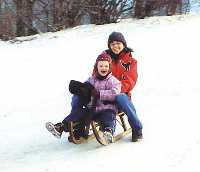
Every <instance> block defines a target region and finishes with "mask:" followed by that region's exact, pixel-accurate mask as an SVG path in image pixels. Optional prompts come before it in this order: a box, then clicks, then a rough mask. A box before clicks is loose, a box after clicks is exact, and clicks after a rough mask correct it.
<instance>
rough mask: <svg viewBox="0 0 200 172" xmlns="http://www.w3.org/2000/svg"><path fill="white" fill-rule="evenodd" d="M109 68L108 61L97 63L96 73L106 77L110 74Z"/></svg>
mask: <svg viewBox="0 0 200 172" xmlns="http://www.w3.org/2000/svg"><path fill="white" fill-rule="evenodd" d="M109 69H110V66H109V63H108V61H99V62H98V64H97V71H98V73H99V75H101V76H106V75H107V74H108V73H109V72H110V70H109Z"/></svg>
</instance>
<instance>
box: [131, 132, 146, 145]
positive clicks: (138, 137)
mask: <svg viewBox="0 0 200 172" xmlns="http://www.w3.org/2000/svg"><path fill="white" fill-rule="evenodd" d="M142 139H143V135H142V130H132V142H137V141H140V140H142Z"/></svg>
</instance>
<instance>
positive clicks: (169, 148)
mask: <svg viewBox="0 0 200 172" xmlns="http://www.w3.org/2000/svg"><path fill="white" fill-rule="evenodd" d="M114 30H115V31H121V32H122V33H123V34H124V35H125V37H126V39H127V42H128V45H129V46H130V47H132V48H133V49H134V51H135V52H134V56H135V58H136V59H137V60H138V73H139V79H138V83H137V85H136V87H135V89H134V91H133V101H134V104H135V106H136V109H137V111H138V115H139V116H140V118H141V120H142V122H143V125H144V140H143V141H142V142H140V143H131V142H130V137H131V136H130V135H129V136H127V137H125V138H123V139H122V140H120V141H119V142H117V143H114V144H111V145H109V146H106V147H105V146H104V147H103V146H101V145H99V144H98V143H97V142H96V141H95V140H94V141H91V142H90V143H89V144H82V145H74V144H71V143H68V141H67V136H68V135H67V134H65V135H64V136H63V138H62V139H61V140H57V139H55V138H53V137H52V136H51V135H50V134H49V133H48V132H47V131H46V130H45V128H44V123H45V122H46V121H52V122H57V121H60V120H62V119H63V118H64V117H65V115H67V114H68V113H69V111H70V99H71V95H70V94H69V92H68V89H67V87H68V83H69V81H70V80H71V79H76V80H80V81H84V80H85V79H86V78H87V77H88V76H89V74H90V73H91V70H92V67H93V64H94V60H95V59H96V57H97V55H98V54H99V53H101V51H103V50H104V49H106V48H107V37H108V35H109V34H110V33H111V32H112V31H114ZM199 30H200V15H199V14H190V15H186V16H172V17H153V18H148V19H144V20H130V19H128V20H124V21H122V22H120V23H118V24H109V25H103V26H95V25H88V26H80V27H76V28H73V29H68V30H65V31H61V32H57V33H47V34H43V35H36V36H32V37H25V38H20V39H19V40H24V42H22V43H21V42H19V41H18V42H16V43H14V44H12V43H9V42H1V41H0V52H1V56H0V81H1V82H0V88H1V89H0V136H1V137H0V171H1V172H10V171H12V172H13V171H14V172H18V171H20V172H27V171H28V172H35V171H37V172H47V171H48V172H55V171H59V170H62V171H64V170H65V171H70V170H73V171H79V170H90V171H91V170H95V171H102V170H106V171H111V170H112V171H122V170H123V171H127V172H132V171H137V172H148V171H156V172H160V171H162V172H165V171H166V172H168V171H170V172H175V171H176V172H179V171H181V172H183V171H184V172H188V171H190V172H199V171H200V167H199V165H198V161H199V158H200V134H199V131H200V126H199V114H200V109H199V97H200V80H199V76H198V75H199V73H200V68H199V57H200V52H199V40H200V34H199ZM30 39H31V40H30ZM28 40H30V41H28Z"/></svg>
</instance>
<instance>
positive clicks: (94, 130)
mask: <svg viewBox="0 0 200 172" xmlns="http://www.w3.org/2000/svg"><path fill="white" fill-rule="evenodd" d="M117 122H118V124H119V125H120V126H121V127H122V129H123V131H121V132H120V133H118V134H116V135H114V137H113V142H116V141H118V140H120V139H121V138H122V137H124V136H126V135H128V134H129V133H131V132H132V129H131V127H130V126H129V125H128V124H127V117H126V115H125V113H124V112H121V113H118V114H117ZM78 124H79V122H69V124H68V127H69V137H68V140H69V141H70V142H72V143H74V144H81V143H87V142H88V141H89V140H91V139H94V138H96V140H97V141H98V142H99V143H100V144H102V145H108V144H109V143H108V142H106V141H105V139H103V137H102V132H101V131H100V130H99V128H100V125H99V124H98V123H97V122H95V121H91V123H90V125H89V126H86V127H85V130H87V131H88V133H89V134H88V136H87V137H85V138H83V137H81V138H80V139H76V138H75V135H74V128H75V126H76V125H78Z"/></svg>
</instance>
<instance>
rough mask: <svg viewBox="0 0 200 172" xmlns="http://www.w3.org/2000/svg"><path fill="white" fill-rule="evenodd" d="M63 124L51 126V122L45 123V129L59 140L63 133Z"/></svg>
mask: <svg viewBox="0 0 200 172" xmlns="http://www.w3.org/2000/svg"><path fill="white" fill-rule="evenodd" d="M63 126H64V125H63V123H61V122H59V123H57V124H53V123H51V122H47V123H46V129H47V130H48V131H49V132H50V133H51V134H53V136H55V137H56V138H58V139H60V138H61V135H62V133H63V130H64V127H63Z"/></svg>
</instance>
